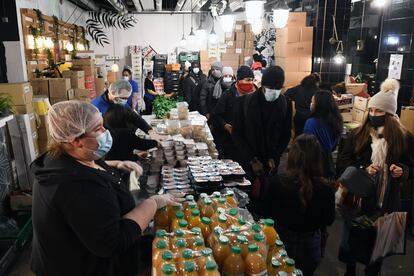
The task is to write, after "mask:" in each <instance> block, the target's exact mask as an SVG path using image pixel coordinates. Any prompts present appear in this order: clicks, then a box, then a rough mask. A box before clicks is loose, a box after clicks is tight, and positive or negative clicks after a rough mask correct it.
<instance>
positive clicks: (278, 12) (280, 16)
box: [272, 0, 289, 29]
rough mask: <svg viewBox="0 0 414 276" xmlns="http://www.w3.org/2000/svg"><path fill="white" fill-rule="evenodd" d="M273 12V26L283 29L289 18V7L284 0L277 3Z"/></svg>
mask: <svg viewBox="0 0 414 276" xmlns="http://www.w3.org/2000/svg"><path fill="white" fill-rule="evenodd" d="M272 10H273V24H274V25H275V28H277V29H281V28H284V27H285V26H286V24H287V21H288V18H289V6H288V5H287V3H286V1H285V0H281V1H278V2H277V3H276V4H275V6H274V7H273V8H272Z"/></svg>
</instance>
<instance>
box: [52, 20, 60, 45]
mask: <svg viewBox="0 0 414 276" xmlns="http://www.w3.org/2000/svg"><path fill="white" fill-rule="evenodd" d="M52 18H53V32H54V33H55V37H54V38H53V42H54V43H59V26H60V25H59V19H58V18H57V16H56V15H54V16H52Z"/></svg>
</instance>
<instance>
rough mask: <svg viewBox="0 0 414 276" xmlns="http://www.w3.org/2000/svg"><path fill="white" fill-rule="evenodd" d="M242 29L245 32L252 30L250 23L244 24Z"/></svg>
mask: <svg viewBox="0 0 414 276" xmlns="http://www.w3.org/2000/svg"><path fill="white" fill-rule="evenodd" d="M244 31H245V32H246V33H252V32H253V29H252V25H250V24H244Z"/></svg>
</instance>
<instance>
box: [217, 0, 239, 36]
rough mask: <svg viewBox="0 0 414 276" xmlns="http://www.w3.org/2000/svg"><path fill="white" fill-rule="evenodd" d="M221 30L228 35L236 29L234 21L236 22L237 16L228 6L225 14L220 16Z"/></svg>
mask: <svg viewBox="0 0 414 276" xmlns="http://www.w3.org/2000/svg"><path fill="white" fill-rule="evenodd" d="M219 18H220V24H221V28H222V29H223V30H224V32H226V33H230V32H232V31H233V28H234V21H235V20H236V16H235V15H234V14H233V12H232V11H231V9H230V7H229V6H228V5H227V7H226V9H225V10H224V12H223V13H222V14H221V15H220V16H219Z"/></svg>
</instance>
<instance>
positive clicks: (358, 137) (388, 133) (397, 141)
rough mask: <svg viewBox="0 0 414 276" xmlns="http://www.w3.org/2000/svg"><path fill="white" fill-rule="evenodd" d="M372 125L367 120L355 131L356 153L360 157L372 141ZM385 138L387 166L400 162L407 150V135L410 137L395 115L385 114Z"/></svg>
mask: <svg viewBox="0 0 414 276" xmlns="http://www.w3.org/2000/svg"><path fill="white" fill-rule="evenodd" d="M371 130H372V126H371V123H370V121H369V119H368V116H367V118H365V121H364V123H363V124H362V125H361V126H360V127H359V128H357V129H356V130H355V141H356V145H355V153H356V154H358V155H360V154H362V152H363V151H364V149H365V147H367V146H368V143H369V142H370V139H371V135H370V133H371ZM383 135H384V138H385V141H387V144H388V152H387V158H386V160H387V164H391V163H393V162H398V161H399V159H400V158H401V156H402V155H403V153H404V151H405V150H406V149H407V146H408V145H407V142H406V141H407V139H406V138H407V135H410V134H409V133H408V131H407V130H406V129H405V127H404V126H402V125H401V124H400V122H399V121H398V119H397V118H396V117H394V115H391V114H388V113H386V114H385V123H384V133H383Z"/></svg>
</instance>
